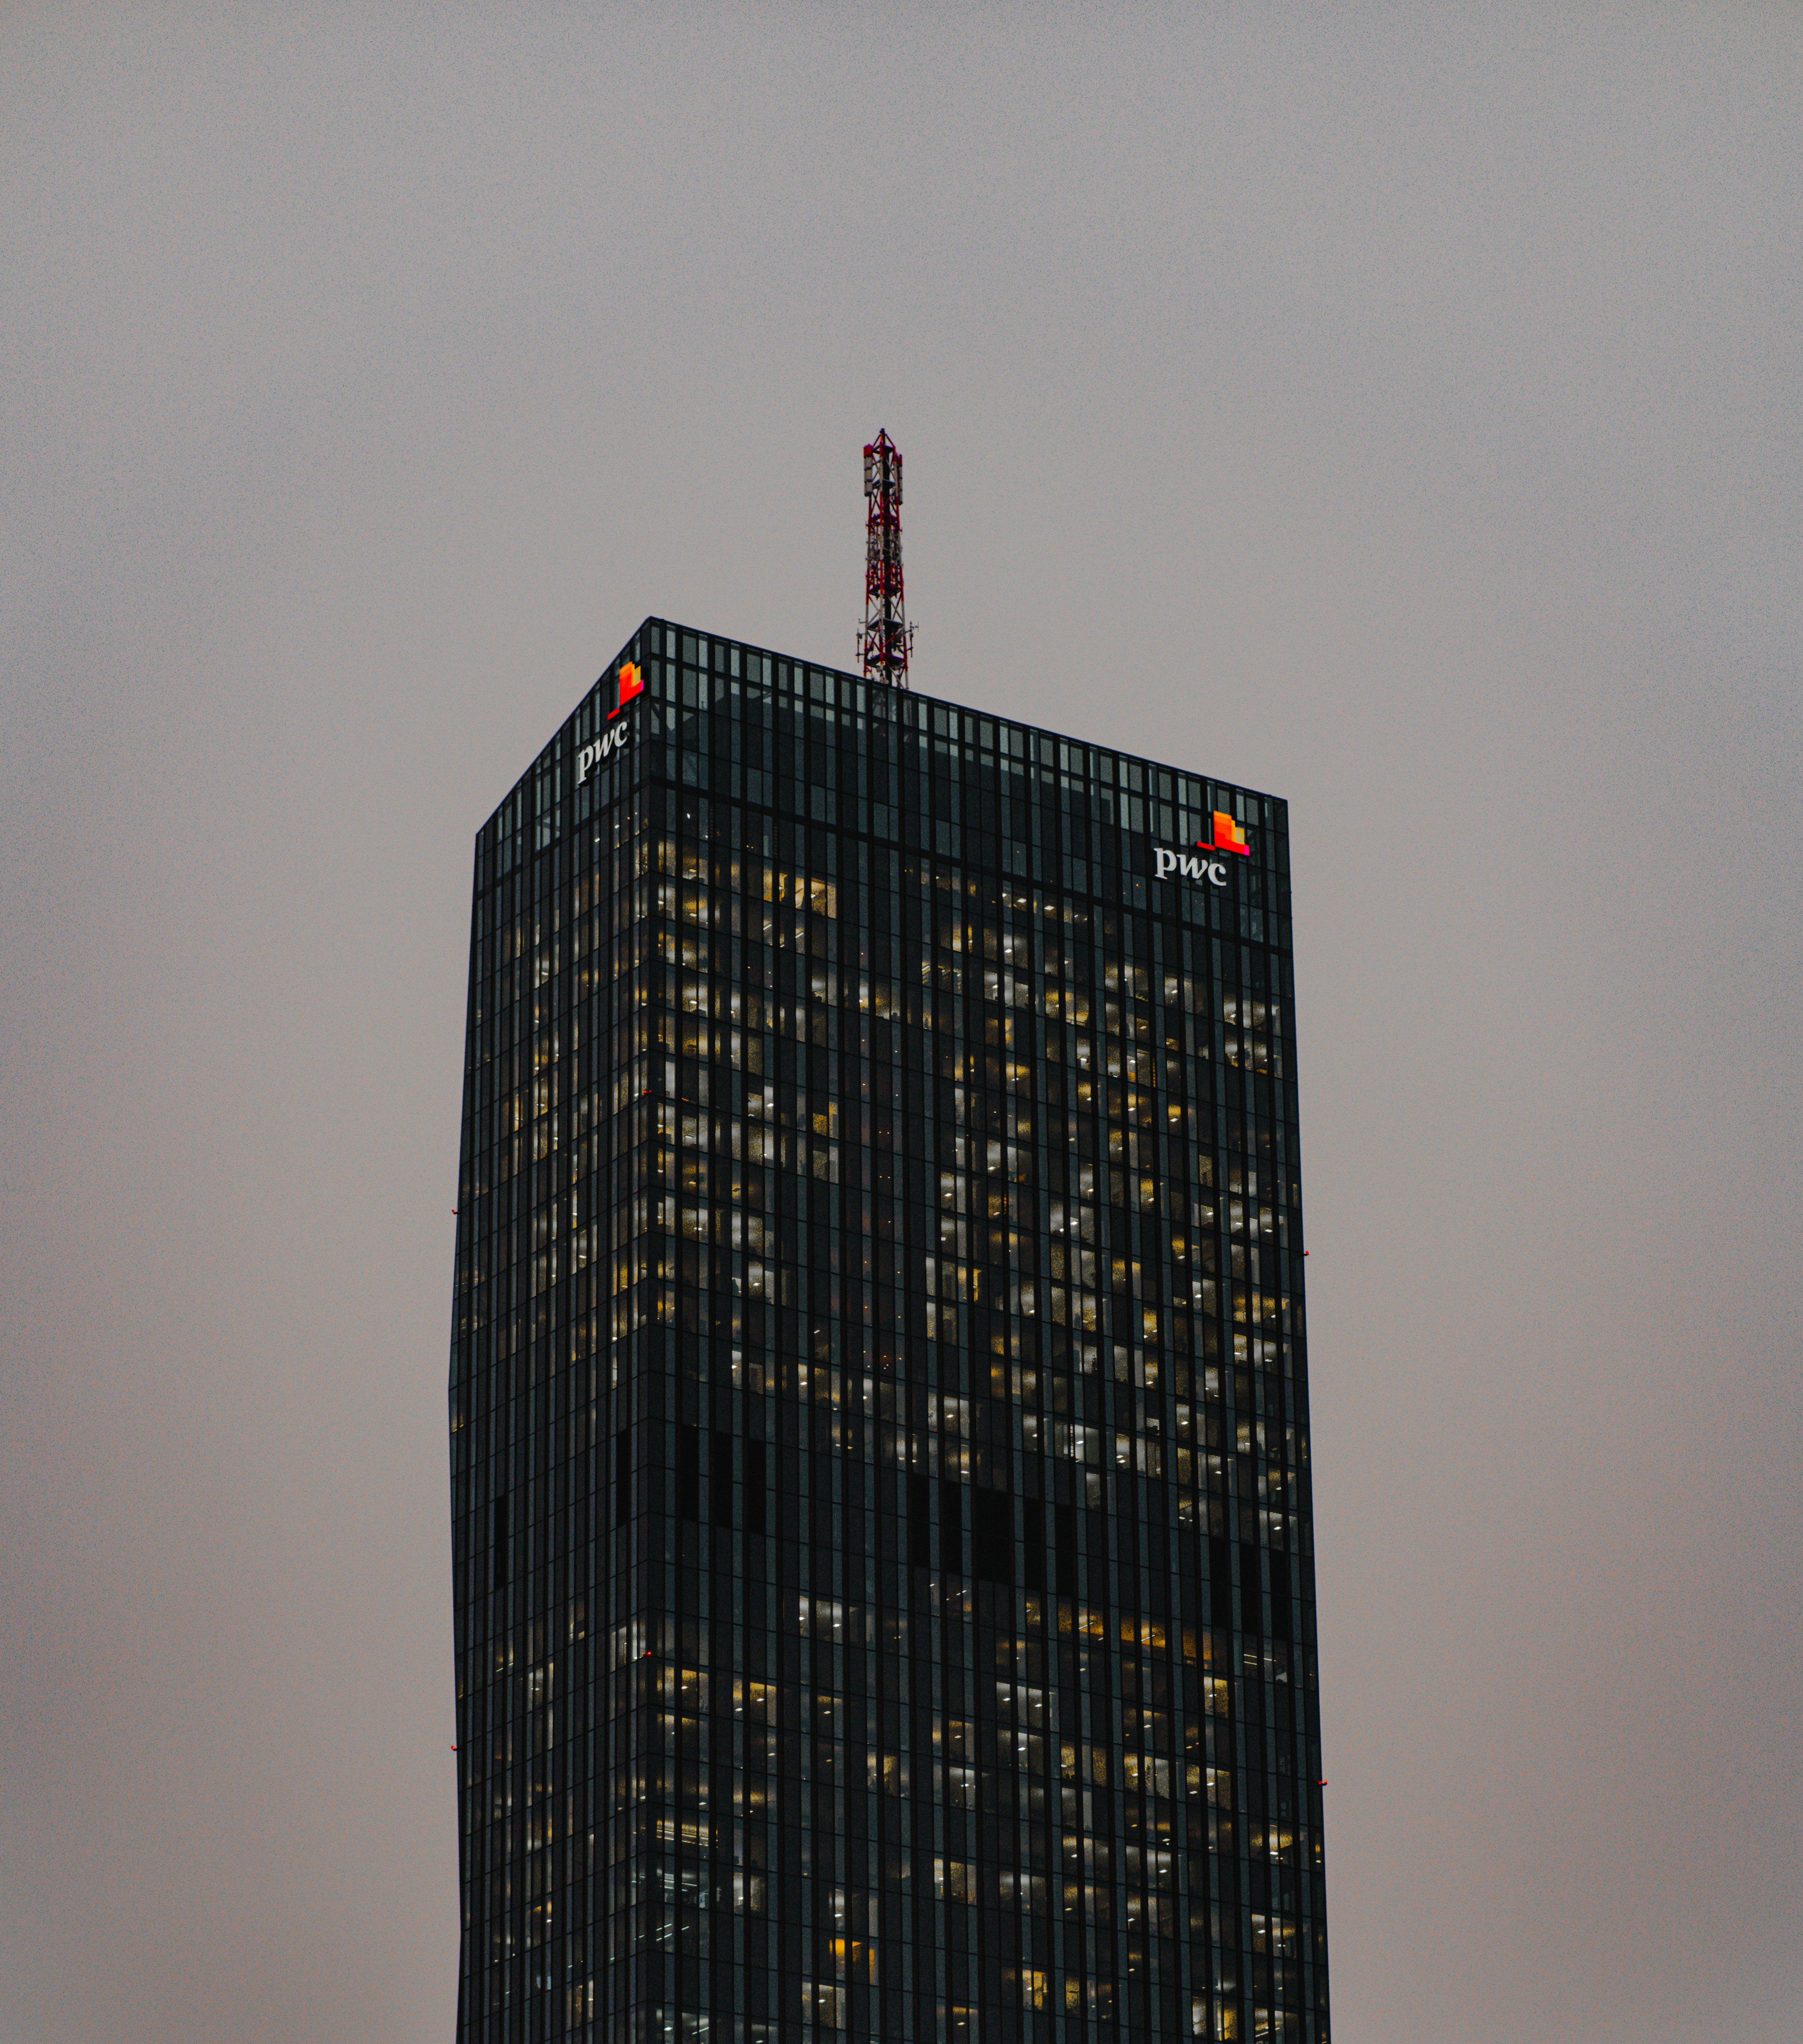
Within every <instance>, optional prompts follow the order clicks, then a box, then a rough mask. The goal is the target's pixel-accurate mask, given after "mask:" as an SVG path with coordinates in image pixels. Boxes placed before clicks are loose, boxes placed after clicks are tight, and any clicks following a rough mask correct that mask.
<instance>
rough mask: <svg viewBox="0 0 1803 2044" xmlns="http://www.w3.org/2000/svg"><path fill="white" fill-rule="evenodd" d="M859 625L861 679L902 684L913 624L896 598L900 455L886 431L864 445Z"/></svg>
mask: <svg viewBox="0 0 1803 2044" xmlns="http://www.w3.org/2000/svg"><path fill="white" fill-rule="evenodd" d="M864 495H865V497H866V498H867V499H868V500H869V502H870V516H869V517H868V519H867V521H865V536H864V628H863V631H861V632H859V634H858V651H859V655H861V657H862V658H863V663H864V678H865V679H866V680H867V681H872V682H887V683H888V684H889V686H890V687H891V688H898V689H905V688H906V686H908V656H909V654H910V653H911V652H912V651H913V647H914V628H913V625H911V624H909V622H908V611H907V606H906V605H905V603H904V602H903V601H902V598H901V455H900V454H899V453H898V452H897V451H896V446H895V443H894V440H891V439H890V437H889V436H888V434H887V433H886V432H879V433H878V435H877V436H876V438H875V440H872V441H871V444H870V445H869V446H868V447H867V448H865V449H864Z"/></svg>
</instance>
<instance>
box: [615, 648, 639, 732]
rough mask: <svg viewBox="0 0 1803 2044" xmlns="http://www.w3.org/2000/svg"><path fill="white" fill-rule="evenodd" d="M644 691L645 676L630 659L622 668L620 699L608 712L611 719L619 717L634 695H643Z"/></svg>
mask: <svg viewBox="0 0 1803 2044" xmlns="http://www.w3.org/2000/svg"><path fill="white" fill-rule="evenodd" d="M644 692H645V678H644V675H643V674H640V672H639V670H638V668H637V667H636V665H635V664H634V663H632V661H630V660H629V661H628V662H627V663H626V664H625V667H622V668H621V670H620V700H619V701H617V703H616V704H615V705H613V709H610V710H609V712H608V713H607V714H608V717H609V720H612V719H613V718H614V717H617V716H618V715H619V714H620V713H621V710H623V709H625V707H626V705H627V704H628V703H629V702H630V701H632V698H633V697H634V696H642V695H643V694H644Z"/></svg>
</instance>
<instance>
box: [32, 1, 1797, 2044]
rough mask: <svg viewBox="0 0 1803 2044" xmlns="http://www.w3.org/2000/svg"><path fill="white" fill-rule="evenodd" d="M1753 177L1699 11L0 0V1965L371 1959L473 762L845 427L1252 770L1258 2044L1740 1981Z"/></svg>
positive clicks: (1781, 1147) (809, 584) (964, 654)
mask: <svg viewBox="0 0 1803 2044" xmlns="http://www.w3.org/2000/svg"><path fill="white" fill-rule="evenodd" d="M303 16H304V18H302V17H303ZM1800 252H1803V15H1800V13H1798V11H1797V10H1796V9H1795V8H1793V7H1788V6H1787V7H1782V8H1781V7H1777V6H1732V7H1731V6H1709V7H1705V6H1695V7H1670V6H1637V7H1633V8H1625V9H1608V8H1602V7H1588V8H1582V9H1577V8H1572V7H1570V6H1557V7H1545V8H1541V7H1529V6H1507V7H1494V6H1486V7H1482V8H1478V7H1468V8H1459V7H1446V6H1441V7H1430V6H1417V7H1402V6H1397V7H1391V8H1376V7H1369V6H1336V7H1333V8H1331V9H1330V8H1327V7H1317V8H1313V9H1309V10H1294V9H1290V10H1282V9H1272V8H1257V9H1254V8H1250V7H1247V8H1234V9H1228V10H1214V9H1209V8H1204V7H1200V6H1185V7H1182V8H1181V9H1174V10H1167V9H1161V8H1155V7H1151V6H1144V7H1117V8H1113V9H1110V10H1101V9H1095V8H1087V9H1078V8H1069V7H1067V8H1060V9H1055V10H1054V9H1036V8H1026V7H991V8H987V9H983V10H977V9H952V8H936V9H919V8H911V7H906V6H887V7H884V8H881V9H877V8H871V9H868V10H851V9H831V8H823V9H816V10H801V9H791V10H776V9H772V8H761V9H753V8H748V7H733V8H729V7H724V6H722V7H719V8H714V9H695V8H677V7H670V8H666V9H662V10H634V9H630V8H617V9H602V8H598V7H586V8H571V7H563V8H559V7H555V6H538V7H533V8H531V9H527V8H524V7H517V6H516V7H504V6H490V7H486V8H483V9H480V10H475V9H467V8H459V7H435V8H425V7H423V6H422V7H400V6H380V5H371V6H358V7H354V8H348V9H344V10H337V11H328V10H324V9H321V8H318V7H313V8H309V9H306V10H301V9H297V8H289V9H278V8H265V9H258V10H250V9H244V8H236V9H225V8H217V9H209V10H200V9H192V10H159V9H156V8H153V7H151V6H144V5H138V6H132V7H129V8H123V7H102V6H90V7H84V8H80V9H51V8H45V7H30V6H13V8H11V9H10V10H7V13H6V17H5V19H4V21H3V23H0V401H3V404H4V417H5V421H6V425H5V432H4V436H3V439H0V482H3V487H4V496H3V504H4V511H5V517H4V519H3V521H0V713H3V727H0V728H3V741H0V855H3V859H4V866H3V868H0V874H3V878H0V940H3V942H4V945H5V961H6V969H5V972H4V975H3V979H0V1116H3V1120H0V1131H3V1136H4V1149H3V1156H0V1198H3V1201H4V1247H3V1258H4V1262H3V1266H0V1283H3V1287H4V1291H3V1296H4V1299H5V1302H6V1309H5V1313H4V1318H3V1322H0V1342H3V1344H4V1347H3V1362H4V1373H3V1377H0V1594H3V1597H4V1604H3V1607H0V1624H3V1627H4V1632H3V1637H0V1723H4V1726H5V1728H6V1737H5V1740H4V1743H3V1746H0V1925H3V1926H4V1929H3V1931H0V2044H89V2040H92V2039H96V2038H118V2039H125V2040H129V2041H130V2044H245V2040H258V2044H263V2040H267V2044H345V2040H350V2039H359V2040H360V2039H365V2038H371V2039H373V2038H381V2039H383V2040H386V2044H444V2040H447V2039H448V2037H449V2035H450V2028H451V2022H452V2010H453V2005H454V1991H455V1981H454V1972H455V1961H456V1858H455V1836H454V1831H453V1802H452V1796H453V1780H452V1758H451V1753H450V1742H451V1739H452V1663H451V1640H450V1602H449V1580H448V1577H449V1571H448V1545H449V1543H448V1490H447V1482H446V1475H445V1461H446V1458H445V1450H444V1372H445V1367H446V1359H447V1350H448V1324H449V1313H448V1308H449V1283H450V1270H451V1255H452V1221H451V1213H450V1209H451V1207H452V1204H453V1202H454V1198H455V1166H456V1141H457V1120H458V1112H459V1085H458V1073H459V1058H460V1055H461V1046H462V1025H463V969H464V959H465V944H466V937H467V913H468V909H467V904H468V886H469V878H470V869H469V856H470V844H471V835H472V833H473V832H474V831H475V828H476V826H477V824H479V822H480V821H481V820H482V818H483V817H484V816H486V813H488V811H489V809H490V808H491V807H492V806H493V805H494V803H495V802H496V801H498V799H499V797H501V796H502V793H505V791H506V789H507V787H508V786H509V784H510V783H511V782H512V780H513V778H514V777H515V776H516V775H517V774H518V772H519V771H520V770H521V768H522V767H524V765H525V763H526V762H527V761H528V759H529V758H530V756H531V755H532V753H533V752H534V751H535V750H536V747H538V746H539V745H540V743H542V742H543V741H544V740H545V738H546V737H547V736H548V735H549V733H550V732H551V731H552V728H553V726H554V725H555V724H556V721H557V720H559V719H560V718H561V717H563V715H564V714H565V713H566V712H567V710H568V709H570V708H571V706H572V705H573V704H574V703H575V701H576V699H577V697H578V696H579V694H580V693H581V691H582V690H583V689H584V687H585V686H586V685H587V684H588V683H589V682H590V681H591V680H592V679H593V678H594V675H595V674H596V673H597V672H598V670H599V669H600V667H602V663H603V662H604V661H605V659H607V657H608V656H609V655H610V654H611V653H612V652H613V651H614V649H615V648H616V647H617V646H618V645H619V644H620V643H621V641H622V640H624V639H625V637H626V636H628V634H629V632H631V631H632V628H634V626H635V625H636V624H637V623H638V621H640V619H641V618H642V617H644V616H645V615H646V614H647V613H649V612H652V611H654V610H655V611H660V612H663V613H668V614H671V615H675V616H679V617H682V618H684V619H686V620H690V621H694V623H696V624H698V625H701V626H702V627H704V628H715V629H717V630H719V631H721V632H728V633H732V634H734V635H736V636H742V637H745V638H748V639H752V640H759V641H762V642H763V643H765V644H770V645H771V646H774V647H780V648H782V649H784V650H786V651H792V652H794V653H797V654H800V655H805V656H806V657H809V658H811V659H819V660H825V661H832V662H835V663H838V664H841V665H848V664H850V663H852V657H853V635H854V631H855V625H856V623H857V621H858V618H859V613H860V610H861V607H862V580H861V575H862V544H863V542H862V532H861V524H862V519H863V500H862V497H861V494H860V490H859V481H860V471H859V448H861V446H862V444H863V442H864V441H865V440H867V439H869V438H870V437H871V436H872V434H874V432H875V430H876V428H878V426H879V425H886V426H887V427H888V428H889V429H890V432H892V433H893V434H894V436H895V438H896V440H897V441H898V443H899V444H900V446H901V448H902V451H903V452H904V454H905V457H906V460H907V464H908V477H909V493H908V501H907V505H906V512H905V518H906V526H905V549H906V560H907V567H908V574H909V595H910V599H911V608H912V610H913V614H914V615H915V617H917V621H918V623H919V628H920V636H919V643H918V649H917V681H918V682H919V684H920V685H921V686H922V687H924V688H925V689H927V690H930V691H932V693H934V694H944V695H947V696H949V697H953V698H954V699H955V700H958V701H963V702H967V703H970V704H973V705H987V706H990V707H992V708H994V709H998V710H1001V711H1006V712H1009V713H1013V714H1016V715H1021V716H1025V717H1030V718H1032V720H1036V721H1038V722H1042V723H1045V724H1053V725H1055V726H1058V727H1059V728H1065V729H1069V730H1071V731H1074V732H1078V733H1079V734H1089V735H1091V736H1097V737H1104V736H1105V737H1107V738H1108V739H1109V740H1110V741H1111V742H1116V743H1120V744H1121V745H1123V746H1126V747H1131V748H1137V749H1142V750H1144V751H1148V752H1151V753H1153V754H1155V755H1159V756H1161V757H1163V758H1167V759H1173V760H1175V761H1178V762H1179V763H1182V764H1184V765H1186V766H1190V767H1195V768H1198V769H1200V770H1202V771H1205V772H1209V773H1214V774H1220V775H1221V776H1222V777H1224V778H1232V779H1236V780H1239V781H1241V782H1247V783H1250V784H1251V785H1253V786H1257V787H1261V788H1265V789H1269V790H1274V791H1276V792H1278V793H1282V794H1284V795H1286V796H1287V797H1289V798H1290V801H1291V803H1292V820H1293V829H1294V846H1295V859H1296V882H1295V898H1296V921H1295V930H1296V942H1297V983H1298V1010H1299V1027H1300V1033H1301V1076H1302V1093H1301V1097H1302V1113H1303V1147H1304V1163H1305V1188H1306V1193H1305V1197H1306V1201H1307V1206H1308V1214H1309V1239H1310V1241H1311V1243H1312V1244H1313V1254H1312V1256H1311V1259H1310V1263H1309V1270H1310V1273H1311V1280H1312V1289H1311V1295H1310V1306H1311V1317H1312V1327H1313V1393H1314V1407H1315V1415H1316V1429H1315V1450H1316V1474H1317V1538H1318V1550H1319V1561H1318V1567H1319V1577H1320V1589H1321V1638H1322V1643H1321V1682H1322V1691H1323V1719H1324V1727H1325V1735H1326V1743H1327V1750H1328V1779H1329V1784H1330V1785H1329V1788H1328V1805H1327V1807H1328V1889H1329V1909H1330V1912H1331V1928H1332V1941H1333V1984H1334V2000H1335V2016H1336V2040H1337V2044H1379V2040H1382V2044H1540V2040H1547V2044H1552V2040H1563V2039H1567V2038H1570V2039H1579V2038H1581V2039H1583V2040H1585V2044H1680V2040H1682V2044H1690V2040H1693V2039H1696V2038H1711V2039H1715V2040H1721V2044H1790V2040H1793V2039H1794V2038H1797V2036H1798V2035H1799V2034H1803V1934H1800V1916H1803V1910H1800V1907H1799V1904H1800V1888H1803V1882H1800V1879H1799V1866H1798V1858H1797V1842H1798V1838H1799V1836H1800V1835H1803V1831H1800V1824H1799V1819H1800V1815H1803V1812H1799V1808H1798V1801H1799V1789H1798V1784H1799V1779H1800V1776H1803V1768H1800V1765H1799V1760H1798V1733H1799V1729H1800V1726H1799V1719H1800V1717H1803V1666H1800V1657H1799V1638H1800V1630H1799V1616H1800V1613H1799V1599H1798V1591H1797V1585H1798V1577H1799V1563H1800V1561H1803V1553H1800V1549H1803V1539H1800V1535H1803V1513H1800V1509H1799V1491H1798V1465H1799V1457H1800V1450H1803V1438H1800V1435H1803V1427H1800V1416H1803V1414H1800V1405H1803V1400H1800V1398H1799V1392H1798V1347H1799V1320H1798V1314H1797V1304H1796V1298H1797V1236H1798V1223H1799V1218H1800V1208H1803V1174H1800V1170H1799V1156H1800V1143H1799V1138H1800V1135H1803V1129H1800V1120H1803V1115H1800V1111H1799V1078H1800V1073H1799V1064H1800V1058H1799V1047H1800V1045H1799V1036H1800V1030H1799V1022H1798V1009H1797V986H1798V963H1799V930H1800V922H1803V917H1800V913H1799V890H1798V887H1797V878H1796V871H1795V867H1796V860H1797V842H1798V837H1799V824H1800V822H1803V817H1800V815H1799V809H1800V804H1799V799H1798V792H1797V790H1798V772H1799V767H1800V765H1803V730H1800V711H1799V694H1798V672H1799V656H1800V654H1803V593H1800V592H1803V576H1800V575H1799V572H1798V536H1799V533H1800V532H1803V480H1800V478H1803V461H1800V455H1803V447H1800V432H1799V428H1800V424H1803V398H1800V393H1803V339H1800V336H1803V320H1800V311H1803V306H1800V298H1803V292H1800V289H1799V284H1800V262H1803V255H1800Z"/></svg>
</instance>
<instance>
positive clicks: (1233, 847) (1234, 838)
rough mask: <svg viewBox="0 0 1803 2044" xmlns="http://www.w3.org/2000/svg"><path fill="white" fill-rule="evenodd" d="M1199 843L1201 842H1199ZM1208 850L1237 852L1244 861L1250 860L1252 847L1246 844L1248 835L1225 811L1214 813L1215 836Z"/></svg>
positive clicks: (1218, 810) (1219, 810) (1220, 810)
mask: <svg viewBox="0 0 1803 2044" xmlns="http://www.w3.org/2000/svg"><path fill="white" fill-rule="evenodd" d="M1197 842H1198V843H1201V840H1200V839H1198V840H1197ZM1206 848H1207V849H1209V850H1210V851H1236V852H1238V853H1239V854H1240V856H1241V858H1243V859H1250V858H1251V855H1252V847H1251V846H1250V845H1249V844H1247V842H1246V833H1245V832H1244V831H1243V830H1242V829H1241V828H1240V826H1239V824H1236V822H1235V821H1234V820H1233V819H1232V817H1231V816H1229V815H1228V813H1227V812H1226V810H1224V809H1217V810H1216V811H1215V813H1214V836H1213V840H1210V842H1209V845H1208V846H1207V847H1206Z"/></svg>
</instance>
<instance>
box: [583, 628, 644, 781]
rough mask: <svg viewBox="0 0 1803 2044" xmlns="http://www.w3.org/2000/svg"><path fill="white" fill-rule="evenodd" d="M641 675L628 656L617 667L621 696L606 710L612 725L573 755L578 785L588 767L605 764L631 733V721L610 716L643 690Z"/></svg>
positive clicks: (613, 715)
mask: <svg viewBox="0 0 1803 2044" xmlns="http://www.w3.org/2000/svg"><path fill="white" fill-rule="evenodd" d="M644 686H645V679H644V675H643V674H640V671H639V670H638V668H637V667H636V666H635V665H634V663H632V661H630V660H629V661H628V662H627V663H626V664H625V667H622V668H621V670H620V700H619V701H617V703H616V704H615V705H613V709H610V710H609V712H608V713H607V721H608V724H609V726H610V727H611V728H610V729H609V730H606V731H604V732H601V733H600V734H599V735H598V736H597V738H596V740H595V741H594V744H593V745H585V746H584V747H582V751H580V752H579V754H578V755H576V786H578V787H581V786H582V783H583V782H585V781H586V780H587V778H589V772H590V768H592V767H600V766H603V765H605V763H606V761H607V759H608V758H609V755H611V754H613V753H615V752H617V751H619V750H620V749H621V747H622V746H623V745H625V743H626V741H627V740H628V739H629V738H630V737H631V736H632V725H631V724H615V723H614V722H613V720H614V719H615V717H617V716H618V715H619V714H620V713H621V710H623V709H625V707H626V705H627V704H628V703H629V702H630V701H632V698H633V697H634V696H636V695H643V694H644Z"/></svg>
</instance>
